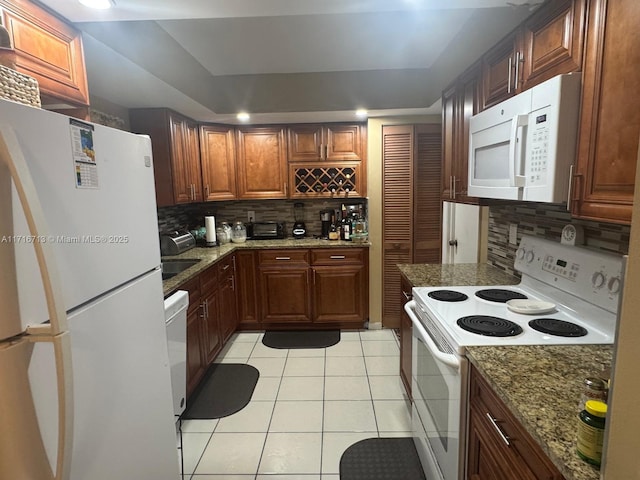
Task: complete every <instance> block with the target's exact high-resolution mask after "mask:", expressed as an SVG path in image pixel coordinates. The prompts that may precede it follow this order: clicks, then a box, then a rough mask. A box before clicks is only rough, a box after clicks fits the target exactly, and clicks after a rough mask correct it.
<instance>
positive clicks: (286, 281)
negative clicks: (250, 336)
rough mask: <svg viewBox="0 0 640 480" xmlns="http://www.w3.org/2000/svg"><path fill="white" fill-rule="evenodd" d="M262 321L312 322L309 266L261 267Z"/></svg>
mask: <svg viewBox="0 0 640 480" xmlns="http://www.w3.org/2000/svg"><path fill="white" fill-rule="evenodd" d="M260 296H261V307H262V322H263V323H281V322H311V306H310V301H309V268H308V267H286V268H270V267H261V268H260Z"/></svg>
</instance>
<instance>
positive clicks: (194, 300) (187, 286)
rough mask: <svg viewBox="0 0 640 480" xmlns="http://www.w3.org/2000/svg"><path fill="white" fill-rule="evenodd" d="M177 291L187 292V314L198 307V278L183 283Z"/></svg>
mask: <svg viewBox="0 0 640 480" xmlns="http://www.w3.org/2000/svg"><path fill="white" fill-rule="evenodd" d="M179 289H180V290H186V291H187V292H189V308H188V312H189V313H190V312H193V311H194V310H195V309H197V308H198V307H199V306H200V277H196V278H192V279H191V280H189V281H188V282H185V283H183V284H182V285H180V287H179Z"/></svg>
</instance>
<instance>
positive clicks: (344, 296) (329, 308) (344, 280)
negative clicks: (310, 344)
mask: <svg viewBox="0 0 640 480" xmlns="http://www.w3.org/2000/svg"><path fill="white" fill-rule="evenodd" d="M312 272H313V320H314V321H315V322H364V320H365V318H364V312H365V308H364V299H363V295H362V293H363V292H362V289H361V288H360V285H362V283H363V276H364V272H365V269H364V267H363V266H338V267H329V266H316V267H312Z"/></svg>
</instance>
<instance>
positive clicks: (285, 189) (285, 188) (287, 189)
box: [283, 182, 289, 197]
mask: <svg viewBox="0 0 640 480" xmlns="http://www.w3.org/2000/svg"><path fill="white" fill-rule="evenodd" d="M283 185H284V196H285V197H286V196H288V195H289V188H288V185H287V182H284V184H283Z"/></svg>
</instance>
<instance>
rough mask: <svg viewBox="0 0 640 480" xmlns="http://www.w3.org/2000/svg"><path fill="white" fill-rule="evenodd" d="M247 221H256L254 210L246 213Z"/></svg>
mask: <svg viewBox="0 0 640 480" xmlns="http://www.w3.org/2000/svg"><path fill="white" fill-rule="evenodd" d="M247 220H248V221H249V222H255V221H256V212H255V211H254V210H249V211H247Z"/></svg>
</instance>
